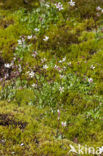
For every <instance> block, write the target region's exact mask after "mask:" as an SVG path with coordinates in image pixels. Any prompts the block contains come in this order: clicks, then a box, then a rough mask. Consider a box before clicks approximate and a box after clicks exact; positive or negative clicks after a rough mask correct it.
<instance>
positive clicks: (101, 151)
mask: <svg viewBox="0 0 103 156" xmlns="http://www.w3.org/2000/svg"><path fill="white" fill-rule="evenodd" d="M99 152H100V154H102V153H103V146H102V147H100V148H99Z"/></svg>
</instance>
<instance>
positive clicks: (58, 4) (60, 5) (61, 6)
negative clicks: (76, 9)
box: [55, 2, 63, 11]
mask: <svg viewBox="0 0 103 156" xmlns="http://www.w3.org/2000/svg"><path fill="white" fill-rule="evenodd" d="M55 6H56V8H57V9H59V11H60V10H63V5H62V4H61V3H60V2H59V3H56V4H55Z"/></svg>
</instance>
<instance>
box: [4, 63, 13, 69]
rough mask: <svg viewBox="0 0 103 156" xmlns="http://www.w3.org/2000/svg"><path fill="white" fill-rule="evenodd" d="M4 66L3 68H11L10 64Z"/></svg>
mask: <svg viewBox="0 0 103 156" xmlns="http://www.w3.org/2000/svg"><path fill="white" fill-rule="evenodd" d="M4 66H5V68H11V66H12V64H9V63H7V64H4Z"/></svg>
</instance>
